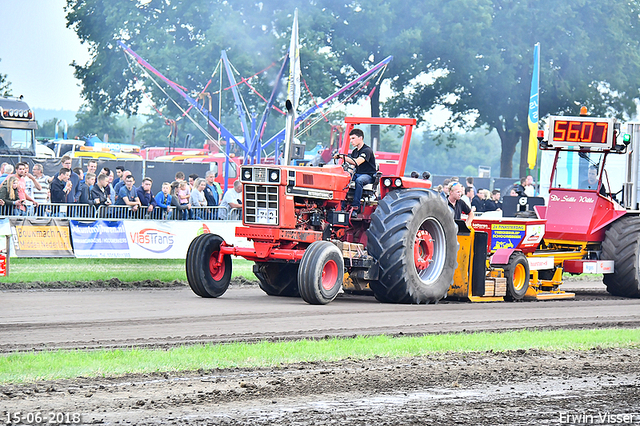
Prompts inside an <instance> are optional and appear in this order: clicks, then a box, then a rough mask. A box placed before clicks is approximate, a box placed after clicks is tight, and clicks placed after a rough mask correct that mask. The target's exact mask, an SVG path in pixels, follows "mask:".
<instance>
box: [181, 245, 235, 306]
mask: <svg viewBox="0 0 640 426" xmlns="http://www.w3.org/2000/svg"><path fill="white" fill-rule="evenodd" d="M223 242H224V239H223V238H222V237H220V236H219V235H215V234H202V235H199V236H198V237H196V238H195V239H194V240H193V241H192V242H191V244H190V245H189V249H188V250H187V259H186V262H185V263H186V269H187V281H188V282H189V286H190V287H191V290H193V292H194V293H195V294H197V295H198V296H200V297H220V296H222V295H223V294H224V293H225V291H227V288H229V283H230V282H231V256H229V255H228V254H227V255H224V256H222V257H220V245H221V244H222V243H223Z"/></svg>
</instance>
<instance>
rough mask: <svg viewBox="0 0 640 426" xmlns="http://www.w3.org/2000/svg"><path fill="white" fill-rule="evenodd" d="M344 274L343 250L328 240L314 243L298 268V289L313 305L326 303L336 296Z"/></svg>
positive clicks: (304, 298) (306, 300) (303, 297)
mask: <svg viewBox="0 0 640 426" xmlns="http://www.w3.org/2000/svg"><path fill="white" fill-rule="evenodd" d="M343 276H344V259H343V258H342V252H341V251H340V250H339V249H338V247H336V246H335V245H333V244H331V243H330V242H328V241H316V242H314V243H312V244H311V245H310V246H309V247H308V248H307V250H306V251H305V252H304V255H303V256H302V260H301V261H300V268H298V289H299V291H300V296H302V299H303V300H304V301H305V302H307V303H310V304H312V305H326V304H327V303H329V302H331V301H332V300H333V299H335V298H336V296H337V295H338V292H339V291H340V288H342V279H343Z"/></svg>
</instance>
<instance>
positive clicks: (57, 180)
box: [51, 167, 73, 204]
mask: <svg viewBox="0 0 640 426" xmlns="http://www.w3.org/2000/svg"><path fill="white" fill-rule="evenodd" d="M70 177H71V169H67V168H66V167H63V168H61V169H60V171H59V172H58V173H56V176H55V177H54V178H53V181H52V182H51V202H52V203H56V204H65V203H66V202H67V196H68V195H69V193H70V192H71V190H72V188H73V183H72V182H71V179H70Z"/></svg>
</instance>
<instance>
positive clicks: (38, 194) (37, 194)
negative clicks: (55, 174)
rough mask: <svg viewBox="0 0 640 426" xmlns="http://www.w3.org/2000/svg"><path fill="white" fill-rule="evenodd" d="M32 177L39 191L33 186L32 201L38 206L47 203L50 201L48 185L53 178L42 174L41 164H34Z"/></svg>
mask: <svg viewBox="0 0 640 426" xmlns="http://www.w3.org/2000/svg"><path fill="white" fill-rule="evenodd" d="M33 175H34V176H35V178H36V181H37V182H38V183H39V184H40V189H38V188H37V187H35V185H34V190H33V199H34V200H36V201H37V202H38V204H42V203H48V202H49V200H50V196H49V185H50V184H51V181H52V180H53V178H52V177H51V176H47V175H45V174H44V169H43V168H42V164H34V166H33Z"/></svg>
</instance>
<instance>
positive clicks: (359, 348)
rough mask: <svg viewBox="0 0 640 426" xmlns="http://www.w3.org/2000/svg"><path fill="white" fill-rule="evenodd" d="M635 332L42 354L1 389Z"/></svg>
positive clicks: (566, 343) (22, 358) (18, 366)
mask: <svg viewBox="0 0 640 426" xmlns="http://www.w3.org/2000/svg"><path fill="white" fill-rule="evenodd" d="M638 346H640V329H593V330H553V331H531V330H521V331H509V332H480V333H471V334H464V333H451V334H437V335H427V336H420V337H389V336H385V335H383V336H372V337H356V338H331V339H323V340H297V341H286V342H260V343H229V344H205V345H189V346H180V347H175V348H171V349H167V350H163V349H136V348H133V349H117V350H98V351H80V350H74V351H63V350H59V351H49V352H47V351H45V352H33V353H20V354H8V355H4V356H0V383H4V384H7V383H19V382H34V381H42V380H55V379H70V378H76V377H80V376H82V377H100V376H105V377H113V376H120V375H123V374H129V373H152V372H171V371H190V370H198V369H205V370H208V369H215V368H236V367H244V368H254V367H275V366H281V365H285V364H290V363H298V362H310V361H338V360H342V359H346V358H352V359H368V358H373V357H376V356H380V357H391V358H402V357H415V356H422V355H426V354H430V353H440V352H484V351H489V350H491V351H496V352H503V351H509V350H518V349H525V350H527V349H541V350H551V351H555V350H587V349H591V348H594V347H602V348H611V347H638Z"/></svg>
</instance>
